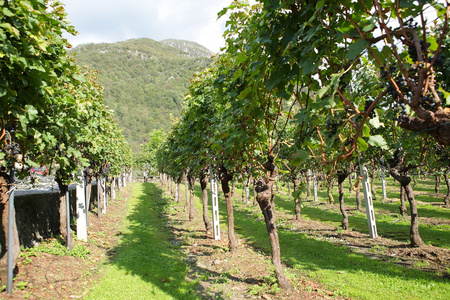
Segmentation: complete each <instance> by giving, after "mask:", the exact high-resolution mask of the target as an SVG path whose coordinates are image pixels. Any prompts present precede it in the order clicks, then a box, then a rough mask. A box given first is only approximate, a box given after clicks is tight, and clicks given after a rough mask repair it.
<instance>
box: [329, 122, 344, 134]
mask: <svg viewBox="0 0 450 300" xmlns="http://www.w3.org/2000/svg"><path fill="white" fill-rule="evenodd" d="M341 125H342V121H334V120H333V121H332V120H327V125H326V130H327V132H328V134H327V136H328V137H332V136H333V135H335V134H336V132H337V130H338V127H339V126H341Z"/></svg>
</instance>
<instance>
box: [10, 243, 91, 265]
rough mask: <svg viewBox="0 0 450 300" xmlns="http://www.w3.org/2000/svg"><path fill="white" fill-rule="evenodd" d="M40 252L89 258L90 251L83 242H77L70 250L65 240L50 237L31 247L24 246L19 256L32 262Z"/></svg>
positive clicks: (27, 261)
mask: <svg viewBox="0 0 450 300" xmlns="http://www.w3.org/2000/svg"><path fill="white" fill-rule="evenodd" d="M39 253H49V254H53V255H59V256H74V257H81V258H87V257H88V255H89V253H90V251H89V250H88V249H87V248H86V246H85V245H81V244H77V245H75V246H74V247H73V248H72V250H69V249H68V248H67V246H66V245H65V241H63V240H61V239H59V238H50V239H47V240H44V241H43V242H42V243H40V244H39V245H37V246H34V247H31V248H23V247H22V248H21V249H20V254H19V256H20V257H23V258H24V262H25V263H31V262H32V260H33V259H32V258H33V257H37V256H39Z"/></svg>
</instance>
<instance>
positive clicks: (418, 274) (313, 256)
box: [195, 180, 450, 299]
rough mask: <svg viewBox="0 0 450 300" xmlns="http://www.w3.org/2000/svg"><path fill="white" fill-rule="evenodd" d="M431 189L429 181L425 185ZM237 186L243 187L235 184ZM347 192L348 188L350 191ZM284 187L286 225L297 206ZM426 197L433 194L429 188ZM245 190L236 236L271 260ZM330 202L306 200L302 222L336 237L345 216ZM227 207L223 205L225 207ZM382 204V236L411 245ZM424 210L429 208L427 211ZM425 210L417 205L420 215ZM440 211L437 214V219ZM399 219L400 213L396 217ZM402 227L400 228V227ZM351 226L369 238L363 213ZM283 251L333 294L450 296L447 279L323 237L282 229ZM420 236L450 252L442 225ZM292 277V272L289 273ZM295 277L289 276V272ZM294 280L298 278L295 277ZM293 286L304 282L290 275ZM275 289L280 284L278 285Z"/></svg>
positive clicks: (280, 206) (280, 216)
mask: <svg viewBox="0 0 450 300" xmlns="http://www.w3.org/2000/svg"><path fill="white" fill-rule="evenodd" d="M426 182H427V184H430V181H428V180H427V181H426ZM237 187H239V185H237ZM347 188H348V187H347ZM388 188H389V191H392V192H393V191H394V190H396V189H398V184H395V183H392V184H390V185H388ZM286 192H287V190H286V188H281V190H280V191H279V192H277V196H276V200H275V203H276V214H277V220H278V222H279V224H284V223H288V222H289V221H290V220H292V217H293V216H294V213H293V211H294V210H293V209H294V202H293V200H292V197H291V196H289V195H287V193H286ZM427 192H428V194H432V190H431V189H429V190H428V191H427ZM241 193H242V190H241V189H240V188H237V189H236V196H237V197H235V198H234V200H235V201H234V205H235V214H234V216H235V226H236V233H237V234H238V235H239V236H240V238H242V239H245V240H246V243H249V244H250V245H251V246H252V247H254V248H255V249H260V250H262V251H264V252H265V253H266V255H270V244H269V243H268V241H267V238H266V237H267V232H266V230H265V228H264V226H263V225H264V221H263V219H262V216H261V213H260V210H259V208H258V207H256V206H254V205H247V204H244V203H242V202H241V201H239V200H240V199H238V197H239V198H240V195H241ZM195 195H196V197H195V205H196V207H197V209H200V207H201V191H200V188H199V187H198V186H196V193H195ZM327 202H328V198H327V195H326V193H319V197H318V202H317V203H315V202H313V201H304V202H303V204H304V207H303V209H302V218H303V219H304V220H306V221H307V220H308V219H311V220H319V221H321V222H325V223H331V224H333V225H335V226H336V228H337V229H336V232H337V233H338V232H341V233H342V230H341V229H340V228H339V224H340V220H341V219H342V215H340V213H339V207H338V206H334V208H331V206H330V207H327V209H325V206H326V203H327ZM354 202H355V201H354V198H353V197H352V196H350V195H348V198H347V200H346V207H347V209H348V210H354V209H355V208H356V205H355V204H354ZM222 203H223V202H222ZM377 204H382V201H381V200H379V201H375V207H376V208H375V212H376V214H377V219H378V221H377V226H378V232H379V234H380V235H381V236H383V237H385V238H390V239H393V240H399V241H401V242H404V243H405V244H407V243H408V231H409V224H408V219H407V218H403V220H404V223H402V222H399V219H400V220H402V218H401V217H398V216H393V215H391V214H389V215H386V213H387V212H386V211H385V210H384V208H385V207H384V206H383V207H378V208H377ZM385 205H386V207H389V206H394V207H397V210H398V203H392V202H391V203H386V204H385ZM425 207H426V206H425ZM421 208H423V206H421V205H419V214H420V212H421ZM428 210H429V213H430V215H431V216H432V217H433V218H437V219H439V218H440V216H441V214H440V210H441V207H430V208H428ZM433 212H436V214H433ZM220 213H221V222H222V224H221V225H222V228H223V229H224V230H225V229H226V227H227V226H226V224H225V220H226V210H225V207H224V206H223V204H222V205H221V210H220ZM397 215H398V212H397ZM445 216H446V218H448V217H450V216H449V214H448V212H446V214H445ZM399 223H400V224H399ZM349 227H350V229H349V230H351V231H360V232H363V233H367V231H368V230H367V222H366V219H365V214H362V213H356V214H355V215H354V216H350V217H349ZM278 231H279V236H280V247H281V249H282V259H283V261H284V262H285V263H286V265H287V267H288V268H292V269H294V270H300V271H301V274H303V275H307V276H310V277H312V278H313V279H315V280H317V281H318V282H320V283H321V284H323V285H324V287H325V288H326V289H328V290H332V291H333V292H334V294H335V295H343V296H347V297H352V298H357V299H393V298H401V299H447V298H448V297H449V296H450V285H449V282H448V279H446V278H443V277H442V274H439V273H433V272H427V271H421V270H419V269H416V268H412V267H404V266H399V265H396V264H395V263H394V262H395V261H396V260H395V259H392V260H386V261H383V260H380V259H371V258H370V257H368V256H367V255H364V254H358V253H354V252H352V251H351V249H350V248H347V247H342V245H341V244H339V243H337V244H336V243H332V242H330V241H329V240H327V239H326V238H324V237H323V236H322V235H320V234H317V233H312V232H307V231H305V232H296V231H292V230H289V226H279V229H278ZM420 232H421V236H422V238H423V239H424V242H426V243H431V244H435V245H437V246H442V247H446V248H449V247H450V244H449V243H448V241H450V236H448V232H445V231H443V230H441V229H440V228H439V227H438V226H427V225H426V224H420ZM385 250H386V247H385V246H382V245H380V246H376V247H373V248H372V251H369V252H374V253H383V252H384V251H385ZM414 266H415V267H417V268H420V267H424V266H425V267H426V266H427V263H426V262H421V261H418V262H417V263H415V265H414ZM286 273H288V271H286ZM289 273H291V272H289ZM292 276H294V277H292ZM290 278H291V282H292V283H293V285H294V286H295V282H296V281H300V280H301V278H299V277H298V275H292V274H290ZM275 287H276V285H275ZM270 288H271V287H270V285H269V286H259V287H254V288H253V289H251V290H250V293H260V292H261V291H266V292H267V291H269V290H270Z"/></svg>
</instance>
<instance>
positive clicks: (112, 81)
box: [69, 39, 212, 152]
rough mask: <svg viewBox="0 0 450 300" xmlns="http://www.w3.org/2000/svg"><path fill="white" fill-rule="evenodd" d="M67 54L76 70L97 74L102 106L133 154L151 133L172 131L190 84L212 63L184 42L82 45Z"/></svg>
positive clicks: (204, 51) (207, 54) (205, 54)
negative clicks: (83, 68)
mask: <svg viewBox="0 0 450 300" xmlns="http://www.w3.org/2000/svg"><path fill="white" fill-rule="evenodd" d="M69 52H70V53H71V54H73V55H74V57H75V59H76V61H77V62H78V64H80V65H82V66H87V67H88V68H90V69H93V70H96V71H98V72H99V74H98V80H99V82H100V83H101V84H102V85H103V87H104V99H105V103H106V105H107V106H108V107H109V108H110V109H112V110H114V114H115V120H116V122H117V123H118V124H119V126H120V127H121V128H122V129H123V131H124V135H125V136H126V138H127V139H128V142H129V143H130V144H131V146H132V147H133V150H134V151H135V152H139V151H140V146H139V145H140V144H143V143H146V142H147V137H148V133H149V132H150V131H152V130H153V129H158V128H163V129H165V130H168V129H169V128H170V125H171V124H172V121H173V119H174V118H177V117H179V116H180V110H181V104H182V102H183V99H184V95H185V94H186V92H187V87H188V86H189V80H190V78H191V77H192V75H193V74H194V73H195V72H197V71H201V70H203V69H204V68H205V67H207V66H208V65H209V64H210V63H211V62H212V58H211V54H212V53H211V51H209V50H208V49H206V48H205V47H203V46H201V45H199V44H197V43H194V42H190V41H183V40H164V41H161V42H157V41H154V40H151V39H133V40H127V41H124V42H118V43H112V44H106V43H102V44H84V45H79V46H77V47H75V48H74V49H71V50H70V51H69Z"/></svg>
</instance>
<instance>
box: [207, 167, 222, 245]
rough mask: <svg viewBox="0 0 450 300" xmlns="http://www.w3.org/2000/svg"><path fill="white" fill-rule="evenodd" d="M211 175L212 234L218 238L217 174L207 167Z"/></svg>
mask: <svg viewBox="0 0 450 300" xmlns="http://www.w3.org/2000/svg"><path fill="white" fill-rule="evenodd" d="M209 174H210V177H211V202H212V213H213V216H212V219H213V235H214V239H215V240H220V224H219V192H218V186H217V185H218V184H217V176H216V174H214V173H213V170H212V168H209Z"/></svg>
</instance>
